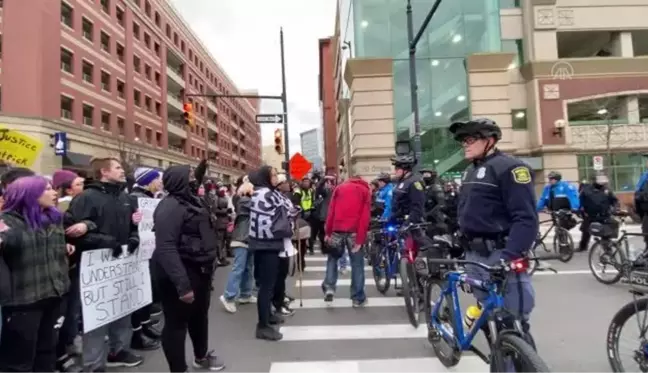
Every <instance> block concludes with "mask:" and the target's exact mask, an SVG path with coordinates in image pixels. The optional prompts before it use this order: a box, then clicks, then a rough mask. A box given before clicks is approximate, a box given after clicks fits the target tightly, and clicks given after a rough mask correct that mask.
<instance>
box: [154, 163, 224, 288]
mask: <svg viewBox="0 0 648 373" xmlns="http://www.w3.org/2000/svg"><path fill="white" fill-rule="evenodd" d="M190 172H191V168H190V167H189V166H188V165H182V166H171V167H169V168H167V169H166V171H164V176H163V178H162V182H163V184H164V189H165V190H166V191H167V192H168V195H167V196H166V197H164V199H162V201H160V204H159V205H158V207H157V208H156V209H155V212H154V213H153V224H154V228H153V230H154V232H155V245H156V248H155V251H154V252H153V258H152V261H153V262H154V264H156V265H157V268H159V270H161V272H162V275H163V276H166V277H168V278H169V280H171V282H173V284H174V285H175V287H176V290H177V291H178V296H183V295H185V294H187V293H189V292H190V291H192V288H191V283H190V281H189V277H188V276H187V269H188V268H189V267H191V269H192V270H195V271H198V272H200V273H211V271H213V269H214V260H215V259H216V254H217V247H216V240H215V237H214V230H213V228H212V225H211V222H210V219H209V213H208V211H207V209H206V208H205V207H204V205H203V203H202V202H201V201H200V199H199V198H198V196H196V195H194V194H193V193H192V191H191V187H190V182H189V174H190Z"/></svg>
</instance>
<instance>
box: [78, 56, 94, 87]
mask: <svg viewBox="0 0 648 373" xmlns="http://www.w3.org/2000/svg"><path fill="white" fill-rule="evenodd" d="M81 72H82V73H83V81H84V82H88V83H92V81H93V75H94V66H93V65H92V64H91V63H90V62H87V61H83V66H82V69H81Z"/></svg>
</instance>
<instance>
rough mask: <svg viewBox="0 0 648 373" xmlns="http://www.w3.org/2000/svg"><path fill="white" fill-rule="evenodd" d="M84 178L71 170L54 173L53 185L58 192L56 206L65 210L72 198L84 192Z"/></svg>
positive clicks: (62, 210) (60, 209)
mask: <svg viewBox="0 0 648 373" xmlns="http://www.w3.org/2000/svg"><path fill="white" fill-rule="evenodd" d="M83 181H84V180H83V178H82V177H80V176H79V175H77V174H76V173H75V172H72V171H69V170H57V171H55V172H54V174H53V175H52V187H53V188H54V189H56V191H57V192H58V201H57V205H56V208H57V209H58V210H59V211H61V212H65V211H67V209H68V206H69V205H70V201H72V198H74V197H76V196H77V195H79V194H81V192H83V186H84V183H83Z"/></svg>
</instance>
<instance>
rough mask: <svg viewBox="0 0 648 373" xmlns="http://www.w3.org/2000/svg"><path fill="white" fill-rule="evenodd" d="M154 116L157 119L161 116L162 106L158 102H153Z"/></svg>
mask: <svg viewBox="0 0 648 373" xmlns="http://www.w3.org/2000/svg"><path fill="white" fill-rule="evenodd" d="M155 114H157V116H158V117H161V116H162V104H161V103H159V102H157V101H156V102H155Z"/></svg>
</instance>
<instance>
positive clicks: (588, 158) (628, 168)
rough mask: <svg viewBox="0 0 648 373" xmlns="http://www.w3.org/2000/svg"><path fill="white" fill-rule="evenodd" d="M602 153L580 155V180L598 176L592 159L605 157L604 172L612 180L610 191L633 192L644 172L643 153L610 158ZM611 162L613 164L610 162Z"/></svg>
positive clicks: (616, 154) (611, 156)
mask: <svg viewBox="0 0 648 373" xmlns="http://www.w3.org/2000/svg"><path fill="white" fill-rule="evenodd" d="M603 153H604V152H601V153H596V154H579V155H578V178H579V181H580V180H584V179H589V178H590V177H592V176H594V175H596V171H595V170H594V167H593V162H592V157H594V156H601V155H602V156H603V167H604V170H605V171H604V172H605V174H606V175H607V177H608V178H609V179H610V184H609V186H610V189H612V190H613V191H617V192H629V191H633V190H634V188H635V185H636V184H637V181H639V178H640V177H641V174H642V173H643V172H644V168H645V167H644V166H645V160H644V159H643V157H642V154H641V153H615V154H611V155H610V156H609V157H608V156H605V155H604V154H603ZM610 160H611V162H610Z"/></svg>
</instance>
